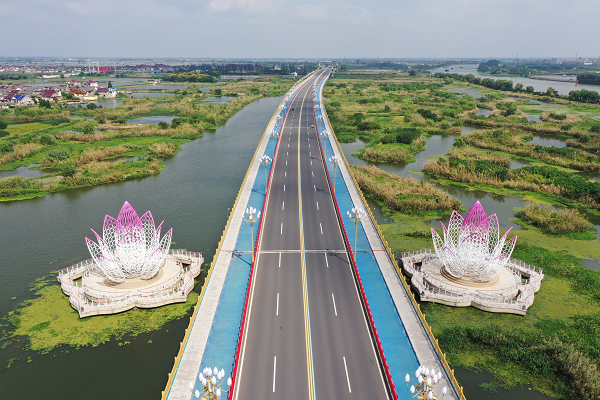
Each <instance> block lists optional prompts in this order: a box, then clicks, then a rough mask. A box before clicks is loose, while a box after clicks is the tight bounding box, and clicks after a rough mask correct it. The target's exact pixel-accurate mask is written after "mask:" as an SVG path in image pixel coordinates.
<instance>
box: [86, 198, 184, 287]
mask: <svg viewBox="0 0 600 400" xmlns="http://www.w3.org/2000/svg"><path fill="white" fill-rule="evenodd" d="M163 223H164V221H163V222H161V223H160V225H159V226H158V228H156V226H155V225H154V218H153V217H152V213H150V211H148V212H146V213H145V214H144V215H142V218H140V217H138V214H137V213H136V212H135V210H134V209H133V207H131V205H130V204H129V203H128V202H125V204H123V208H121V212H120V213H119V216H118V218H117V219H115V218H113V217H111V216H110V215H107V216H106V217H105V219H104V227H103V231H102V236H103V237H100V235H98V234H97V233H96V231H94V230H93V229H92V232H94V235H96V239H98V243H96V242H94V241H93V240H91V239H89V238H87V237H86V238H85V241H86V243H87V246H88V250H89V251H90V254H91V255H92V258H93V259H94V261H95V262H96V265H98V267H99V268H100V269H101V270H102V272H103V273H104V275H105V276H106V278H107V279H108V280H109V281H111V282H114V283H121V282H123V281H124V280H125V279H127V278H142V279H151V278H153V277H154V276H155V275H156V274H157V273H158V271H159V269H160V268H161V267H162V265H163V264H164V261H165V258H166V257H167V255H168V253H169V248H170V247H171V237H172V235H173V228H171V229H169V231H168V232H167V233H166V234H165V236H163V238H162V240H160V242H159V238H160V230H161V228H162V224H163Z"/></svg>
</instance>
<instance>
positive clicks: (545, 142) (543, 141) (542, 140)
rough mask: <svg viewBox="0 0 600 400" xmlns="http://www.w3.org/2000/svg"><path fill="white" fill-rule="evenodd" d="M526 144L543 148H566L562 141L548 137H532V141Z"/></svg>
mask: <svg viewBox="0 0 600 400" xmlns="http://www.w3.org/2000/svg"><path fill="white" fill-rule="evenodd" d="M528 143H533V144H537V145H540V146H544V147H550V146H554V147H567V144H566V143H565V141H564V140H563V139H557V138H556V137H555V136H550V135H534V136H533V139H532V140H531V141H530V142H528Z"/></svg>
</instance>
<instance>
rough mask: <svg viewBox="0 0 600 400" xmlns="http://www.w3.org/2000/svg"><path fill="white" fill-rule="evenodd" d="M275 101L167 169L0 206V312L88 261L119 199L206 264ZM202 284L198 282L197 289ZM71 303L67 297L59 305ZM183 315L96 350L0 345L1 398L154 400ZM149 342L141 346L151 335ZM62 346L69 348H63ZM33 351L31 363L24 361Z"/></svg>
mask: <svg viewBox="0 0 600 400" xmlns="http://www.w3.org/2000/svg"><path fill="white" fill-rule="evenodd" d="M280 101H281V98H265V99H261V100H259V101H256V102H254V103H252V104H250V105H248V106H246V107H245V108H244V109H243V110H242V111H240V112H238V113H237V114H236V115H234V116H233V117H232V118H231V119H230V120H229V121H228V122H227V123H226V124H225V125H224V126H222V127H221V128H219V129H217V130H216V132H214V133H205V134H204V136H203V137H202V138H199V139H196V140H193V141H190V142H187V143H185V144H183V145H182V146H181V147H182V151H181V152H179V153H178V154H176V155H175V156H174V157H172V158H171V159H169V160H167V161H166V162H167V166H166V167H165V168H164V170H163V171H162V172H161V173H160V174H158V175H155V176H151V177H147V178H144V179H139V180H133V181H127V182H122V183H114V184H109V185H102V186H97V187H91V188H80V189H73V190H68V191H63V192H59V193H54V194H50V195H47V196H45V197H42V198H38V199H32V200H23V201H15V202H0V221H2V231H1V233H0V235H1V239H2V240H0V254H2V257H0V270H1V271H2V272H3V273H2V275H0V285H1V287H2V290H1V291H0V315H5V314H6V313H7V312H8V311H11V310H14V309H15V308H16V307H17V306H18V305H19V304H20V303H22V302H23V301H25V300H26V299H29V298H31V297H32V294H31V292H30V291H29V284H30V283H31V282H33V281H34V280H35V279H37V278H40V277H42V276H45V275H47V274H48V273H49V272H50V271H52V270H55V269H59V268H64V267H67V266H69V265H72V264H74V263H76V262H78V261H81V260H84V259H87V258H89V257H90V256H89V253H88V250H87V248H86V246H85V241H84V238H85V236H89V235H90V234H91V231H90V228H94V229H96V230H98V229H101V228H102V222H103V220H104V216H105V215H106V214H109V215H113V216H116V215H117V214H118V212H119V210H120V209H121V206H122V205H123V202H124V201H126V200H127V201H129V202H130V203H131V204H132V205H133V207H134V208H135V209H136V210H137V211H138V212H141V213H143V212H145V211H147V210H151V211H152V213H153V215H154V218H155V220H157V221H159V222H160V221H162V220H163V219H164V220H165V225H164V226H166V227H173V241H175V242H176V245H174V246H173V247H177V248H187V249H190V250H195V251H202V252H204V255H205V258H206V260H207V261H209V262H210V260H211V258H212V255H213V254H214V251H215V247H216V245H217V243H218V241H219V238H220V237H221V233H222V230H223V227H224V226H225V222H226V219H227V214H228V208H230V207H232V205H233V201H234V200H235V197H236V195H237V193H238V190H239V188H240V185H241V183H242V180H243V178H244V175H245V173H246V169H247V168H248V165H249V164H250V160H251V158H252V156H253V154H254V151H255V149H256V146H257V144H258V143H259V140H260V137H261V136H262V133H263V131H264V129H265V127H266V126H267V124H268V122H269V119H270V118H271V116H272V115H273V112H274V111H275V109H276V108H277V106H278V104H279V102H280ZM196 290H199V288H196ZM62 306H65V307H68V298H67V297H66V296H65V298H64V304H63V305H62ZM187 324H188V318H183V319H181V320H178V321H173V322H169V323H167V324H166V325H165V326H164V328H163V329H162V330H160V331H155V332H152V333H148V334H142V335H140V336H138V337H137V338H134V339H131V338H129V339H128V338H124V340H130V341H131V342H132V343H131V344H129V345H126V346H118V345H117V343H116V341H114V340H113V341H111V342H109V343H107V344H104V345H101V346H99V347H95V348H81V349H78V350H75V349H71V348H59V349H55V350H53V351H52V352H50V353H49V354H46V355H40V354H38V353H35V352H33V351H26V350H24V349H23V347H24V345H25V341H24V340H21V341H20V342H18V343H16V344H12V345H10V346H8V347H7V348H5V349H2V350H0V368H5V366H6V365H7V363H8V360H10V359H12V358H18V360H17V361H16V362H15V363H14V364H13V365H12V366H11V367H10V368H5V369H4V370H3V371H2V373H0V393H2V395H1V396H0V397H1V398H2V399H18V398H28V397H30V396H31V395H32V394H34V393H35V394H36V396H38V395H39V396H44V397H46V398H56V399H59V398H60V399H75V398H85V399H98V400H105V399H155V398H158V397H159V396H160V392H161V391H162V390H163V389H164V387H165V384H166V380H167V375H168V373H169V372H170V370H171V367H172V365H173V357H175V355H176V354H177V352H178V349H179V342H180V341H181V340H182V338H183V334H184V330H185V327H187ZM150 340H151V341H152V342H151V343H148V341H150ZM65 351H68V352H67V353H64V352H65ZM28 357H31V359H32V361H31V362H29V363H28V362H27V358H28Z"/></svg>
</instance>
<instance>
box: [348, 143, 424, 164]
mask: <svg viewBox="0 0 600 400" xmlns="http://www.w3.org/2000/svg"><path fill="white" fill-rule="evenodd" d="M424 144H425V140H423V138H422V137H419V138H417V139H415V140H414V141H413V142H412V143H411V144H409V145H403V144H391V145H390V144H387V145H384V144H376V145H374V146H369V147H366V148H365V150H364V151H363V152H362V153H361V154H360V158H361V159H362V160H366V161H376V162H393V163H406V162H407V161H409V160H410V159H411V158H413V154H415V153H417V152H419V151H422V150H424Z"/></svg>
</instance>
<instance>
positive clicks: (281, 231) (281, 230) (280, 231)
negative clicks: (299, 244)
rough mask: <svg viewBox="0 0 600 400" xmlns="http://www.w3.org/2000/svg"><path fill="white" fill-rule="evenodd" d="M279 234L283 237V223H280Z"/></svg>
mask: <svg viewBox="0 0 600 400" xmlns="http://www.w3.org/2000/svg"><path fill="white" fill-rule="evenodd" d="M279 234H280V235H283V222H282V223H281V229H280V230H279Z"/></svg>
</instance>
